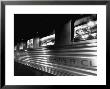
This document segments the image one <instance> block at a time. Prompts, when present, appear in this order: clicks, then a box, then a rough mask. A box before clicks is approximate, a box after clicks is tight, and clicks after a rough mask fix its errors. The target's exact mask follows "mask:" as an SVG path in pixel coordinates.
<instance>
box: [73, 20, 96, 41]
mask: <svg viewBox="0 0 110 89" xmlns="http://www.w3.org/2000/svg"><path fill="white" fill-rule="evenodd" d="M92 39H97V22H96V21H89V22H88V23H87V24H84V25H81V26H77V27H75V29H74V41H75V42H77V41H84V40H92Z"/></svg>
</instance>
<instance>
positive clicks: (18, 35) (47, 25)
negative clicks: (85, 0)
mask: <svg viewBox="0 0 110 89" xmlns="http://www.w3.org/2000/svg"><path fill="white" fill-rule="evenodd" d="M88 15H89V14H84V15H82V14H14V44H15V45H16V44H17V43H19V42H21V41H24V42H26V41H27V40H29V39H31V38H34V37H36V36H38V37H40V38H41V37H45V36H48V35H49V34H51V33H52V32H53V30H54V29H55V28H56V26H57V25H59V24H60V23H63V22H65V21H66V20H70V19H72V20H76V19H79V18H81V17H85V16H88Z"/></svg>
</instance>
